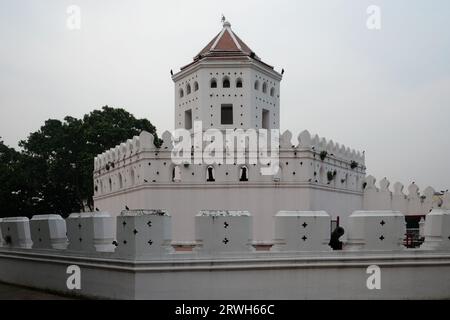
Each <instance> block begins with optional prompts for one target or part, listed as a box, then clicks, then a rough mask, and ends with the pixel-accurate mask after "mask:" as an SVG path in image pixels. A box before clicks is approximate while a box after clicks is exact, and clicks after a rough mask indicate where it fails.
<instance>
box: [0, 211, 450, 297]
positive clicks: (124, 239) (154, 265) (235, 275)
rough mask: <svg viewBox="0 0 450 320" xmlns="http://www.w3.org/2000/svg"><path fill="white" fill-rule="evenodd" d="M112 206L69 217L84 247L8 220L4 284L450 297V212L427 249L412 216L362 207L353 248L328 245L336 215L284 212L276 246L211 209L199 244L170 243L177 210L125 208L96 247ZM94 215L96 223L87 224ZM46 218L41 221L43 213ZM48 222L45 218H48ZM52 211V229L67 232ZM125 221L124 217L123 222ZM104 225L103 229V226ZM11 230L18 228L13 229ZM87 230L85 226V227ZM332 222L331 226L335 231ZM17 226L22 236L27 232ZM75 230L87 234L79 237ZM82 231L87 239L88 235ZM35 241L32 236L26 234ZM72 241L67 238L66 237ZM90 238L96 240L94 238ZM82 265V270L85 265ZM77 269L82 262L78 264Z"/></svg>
mask: <svg viewBox="0 0 450 320" xmlns="http://www.w3.org/2000/svg"><path fill="white" fill-rule="evenodd" d="M106 217H107V213H104V212H102V213H90V214H88V215H84V216H83V217H80V215H73V216H72V217H69V218H68V219H67V220H66V221H67V223H68V224H69V223H70V224H72V226H73V227H74V228H75V230H73V228H67V231H68V238H69V239H74V240H69V241H75V242H79V243H80V244H81V245H80V246H78V247H77V249H76V250H71V249H61V248H58V249H57V248H56V247H54V246H53V247H52V245H51V244H52V242H53V243H61V238H60V235H61V233H59V232H56V233H55V232H54V233H51V232H50V234H53V235H54V236H52V235H50V236H49V237H47V238H46V239H48V241H46V243H47V248H44V247H42V244H41V245H40V246H39V248H38V249H35V248H34V247H33V248H32V249H30V248H26V247H23V246H22V244H23V243H27V244H28V243H30V240H31V238H33V239H35V238H36V235H37V233H38V231H37V230H35V229H32V230H31V236H30V235H29V234H28V233H27V232H23V231H24V230H25V229H26V227H24V226H26V225H27V224H26V223H25V221H26V220H25V219H17V218H13V219H7V221H6V223H5V221H4V220H3V221H2V222H1V224H0V227H1V228H0V230H1V231H2V236H3V239H4V240H5V244H4V245H3V247H0V281H3V282H7V283H14V284H20V285H25V286H30V287H35V288H39V289H46V290H52V291H57V292H63V293H69V294H77V295H81V296H87V297H100V298H119V299H234V300H236V299H249V298H251V299H448V298H449V297H450V277H449V275H450V251H449V250H450V237H448V234H450V210H448V209H444V208H443V209H438V210H433V211H432V213H430V215H428V216H427V219H426V226H425V243H424V248H421V249H405V248H404V247H403V246H402V243H401V239H400V237H401V234H402V232H404V222H402V218H404V217H403V216H402V214H401V213H400V212H392V211H374V212H357V213H355V214H353V215H352V216H351V217H349V219H350V220H352V221H349V222H348V225H349V227H348V230H347V231H348V232H349V234H350V235H351V236H350V237H349V246H348V248H346V246H345V245H344V250H343V251H331V250H330V249H329V248H327V247H326V242H327V241H328V239H329V232H328V231H329V230H328V227H329V226H328V225H329V216H328V214H327V213H326V212H323V211H322V212H311V211H308V212H292V211H291V212H280V213H279V214H278V215H277V216H276V217H274V220H275V222H274V224H276V225H277V226H278V227H277V230H276V232H275V235H276V239H277V242H276V246H274V247H273V248H272V249H270V251H259V250H257V249H256V248H254V249H253V248H251V247H252V246H251V241H250V240H251V228H250V227H249V225H250V224H251V221H252V215H251V214H250V213H248V212H240V211H233V212H230V211H223V210H219V211H203V212H201V213H200V214H199V215H198V217H197V221H198V223H197V226H198V229H197V230H198V233H197V239H198V245H199V250H198V251H197V250H194V251H192V252H187V251H174V250H170V249H169V247H170V246H169V245H168V244H169V242H170V215H168V214H167V213H166V212H164V211H162V210H134V211H129V212H123V214H122V215H121V216H120V217H119V218H118V223H117V229H116V234H115V238H116V239H117V240H115V241H113V245H114V247H115V249H114V247H113V249H112V250H110V251H105V250H104V247H95V246H94V248H95V251H93V249H92V246H91V244H93V243H94V244H95V243H97V244H103V243H104V241H106V240H111V239H110V234H111V224H110V222H109V221H108V220H107V219H105V218H106ZM80 219H86V221H80ZM35 220H36V219H35ZM38 220H39V221H40V226H41V227H42V226H45V221H46V219H45V217H40V218H39V219H38ZM54 221H60V220H59V219H57V218H56V217H55V216H51V217H49V219H47V223H48V226H49V228H48V229H47V228H43V229H41V233H40V234H39V236H46V235H45V234H43V233H42V232H44V233H45V232H47V231H46V230H52V229H55V228H56V229H61V230H62V229H63V226H62V225H61V224H60V223H59V222H58V223H56V224H55V223H53V222H54ZM119 222H120V223H119ZM96 224H97V227H94V226H95V225H96ZM8 227H9V229H8ZM85 229H86V232H85V233H83V231H81V233H80V232H79V231H80V230H85ZM325 229H326V230H325ZM14 233H21V234H22V235H25V236H24V237H23V236H22V237H21V238H19V237H16V236H15V234H14ZM73 234H75V235H78V236H79V235H80V234H81V236H79V238H78V239H76V237H73ZM80 238H81V241H80V240H79V239H80ZM24 240H25V241H24ZM63 240H64V239H63ZM85 243H86V246H85V245H84V244H85ZM69 266H70V267H74V266H75V267H77V268H79V270H80V274H79V277H80V286H79V287H78V288H73V287H69V286H68V283H69V279H70V278H71V277H72V276H71V274H70V272H69V273H68V270H69V269H68V267H69ZM373 268H375V269H377V268H378V270H379V271H378V272H379V276H380V285H379V288H378V289H376V290H373V288H369V287H368V285H367V283H368V277H370V276H371V274H370V272H368V270H369V269H370V270H373ZM75 269H76V268H75ZM71 270H72V269H71Z"/></svg>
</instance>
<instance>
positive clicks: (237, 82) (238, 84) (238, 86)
mask: <svg viewBox="0 0 450 320" xmlns="http://www.w3.org/2000/svg"><path fill="white" fill-rule="evenodd" d="M236 88H242V79H241V78H238V79H237V80H236Z"/></svg>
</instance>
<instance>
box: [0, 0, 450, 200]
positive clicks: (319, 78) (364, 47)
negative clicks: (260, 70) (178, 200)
mask: <svg viewBox="0 0 450 320" xmlns="http://www.w3.org/2000/svg"><path fill="white" fill-rule="evenodd" d="M69 5H78V6H79V7H80V9H81V29H80V30H69V29H68V28H67V26H66V22H67V18H68V14H67V12H66V10H67V7H68V6H69ZM369 5H377V6H379V7H380V9H381V30H369V29H368V28H367V27H366V20H367V19H368V14H367V13H366V9H367V7H368V6H369ZM222 13H223V14H224V15H225V16H226V17H227V19H228V20H229V21H230V22H231V24H232V28H233V30H234V31H235V32H236V34H238V35H239V37H240V38H241V39H243V40H244V41H245V42H246V43H247V44H248V45H249V46H250V47H251V48H252V49H253V50H254V51H255V52H256V54H257V55H258V56H260V57H261V58H262V59H263V60H264V61H265V62H267V63H269V64H271V65H274V66H275V68H276V69H277V70H281V68H284V69H285V74H284V78H283V81H282V82H281V129H282V130H285V129H289V130H291V131H292V132H293V134H294V136H296V135H297V134H298V133H299V132H301V131H302V130H304V129H308V130H309V131H310V132H312V133H318V134H319V135H320V136H324V137H326V138H327V139H333V141H335V142H339V143H341V144H345V145H347V146H350V147H352V148H355V149H358V150H365V151H366V165H367V168H368V170H367V173H368V174H372V175H374V176H375V177H376V178H377V180H378V181H379V180H381V179H382V178H383V177H387V178H388V179H389V180H390V181H391V185H392V184H393V183H394V182H396V181H400V182H402V183H403V184H405V187H407V185H408V184H409V183H411V182H412V181H415V182H416V183H417V184H418V185H419V187H420V189H421V190H423V189H425V187H427V186H428V185H431V186H432V187H434V188H435V189H436V190H438V191H439V190H442V189H447V188H449V186H450V27H449V21H450V1H446V0H442V1H439V0H433V1H422V0H395V1H394V0H386V1H381V0H377V1H375V0H373V1H365V0H328V1H318V0H314V1H312V0H311V1H298V0H292V1H287V0H285V1H278V0H277V1H267V2H265V1H248V0H245V1H243V0H239V1H233V0H227V1H211V0H204V1H199V0H195V1H173V0H166V1H120V0H95V1H92V0H91V1H88V0H71V1H65V0H59V1H50V0H45V1H44V0H42V1H31V0H28V1H27V0H20V1H18V0H9V1H7V0H0V136H1V137H2V139H3V140H4V141H5V143H6V144H8V145H10V146H13V147H16V146H17V141H18V140H20V139H24V138H26V137H27V135H28V134H29V133H30V132H32V131H35V130H37V129H38V128H39V127H40V126H41V125H42V124H43V123H44V121H45V120H46V119H48V118H56V119H62V118H63V117H64V116H66V115H71V116H74V117H80V116H82V115H83V114H85V113H88V112H89V111H92V110H93V109H94V108H100V107H101V106H103V105H109V106H112V107H123V108H125V109H126V110H128V111H129V112H131V113H133V114H134V115H135V116H136V117H145V118H148V119H149V120H150V121H151V122H152V123H153V124H154V125H155V126H156V127H157V129H158V132H159V133H160V134H161V133H162V132H163V131H165V130H172V129H173V113H174V106H173V104H174V96H173V83H172V80H171V78H170V73H169V71H170V69H173V70H174V71H177V70H179V67H181V66H183V65H185V64H187V63H189V62H190V61H192V58H193V56H194V55H196V54H197V53H198V52H199V51H200V49H202V48H203V46H205V45H206V44H207V43H208V42H209V41H210V40H211V39H212V38H213V37H214V36H215V35H216V34H217V33H218V32H219V31H220V29H221V23H220V17H221V14H222Z"/></svg>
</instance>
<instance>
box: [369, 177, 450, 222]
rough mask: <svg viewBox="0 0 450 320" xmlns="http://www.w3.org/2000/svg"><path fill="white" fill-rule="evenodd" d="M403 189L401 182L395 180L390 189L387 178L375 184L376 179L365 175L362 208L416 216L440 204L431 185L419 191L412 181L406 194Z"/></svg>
mask: <svg viewBox="0 0 450 320" xmlns="http://www.w3.org/2000/svg"><path fill="white" fill-rule="evenodd" d="M403 189H404V186H403V184H401V183H400V182H396V183H394V185H393V189H392V191H391V189H390V182H389V180H387V178H383V179H382V180H381V181H380V182H379V183H378V186H377V185H376V179H375V178H374V177H373V176H367V177H366V179H365V182H364V196H363V208H364V210H394V211H400V212H401V213H403V214H404V215H414V216H418V215H426V214H428V213H429V212H430V211H431V210H432V209H433V208H439V207H441V206H442V200H441V199H439V198H436V197H435V194H436V192H435V190H434V189H433V188H432V187H427V188H425V189H424V190H423V191H422V193H420V190H419V186H417V184H415V183H414V182H413V183H411V184H410V185H409V186H408V188H407V190H408V192H407V193H406V194H405V193H404V191H403ZM447 195H448V193H447ZM447 195H446V196H447Z"/></svg>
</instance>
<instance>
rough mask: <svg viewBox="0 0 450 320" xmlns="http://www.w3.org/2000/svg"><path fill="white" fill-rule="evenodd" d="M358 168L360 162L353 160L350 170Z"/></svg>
mask: <svg viewBox="0 0 450 320" xmlns="http://www.w3.org/2000/svg"><path fill="white" fill-rule="evenodd" d="M356 167H358V162H356V161H355V160H353V161H352V162H351V163H350V168H352V169H355V168H356Z"/></svg>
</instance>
